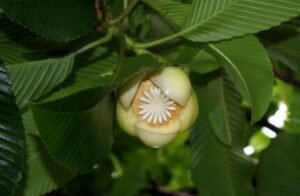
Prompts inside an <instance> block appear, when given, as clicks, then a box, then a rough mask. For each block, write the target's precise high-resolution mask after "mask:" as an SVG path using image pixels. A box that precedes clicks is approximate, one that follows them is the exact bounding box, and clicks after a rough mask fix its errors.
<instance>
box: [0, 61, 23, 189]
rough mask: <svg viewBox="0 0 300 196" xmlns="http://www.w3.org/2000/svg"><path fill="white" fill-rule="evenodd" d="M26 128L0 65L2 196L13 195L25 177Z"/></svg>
mask: <svg viewBox="0 0 300 196" xmlns="http://www.w3.org/2000/svg"><path fill="white" fill-rule="evenodd" d="M23 131H24V127H23V124H22V119H21V116H20V111H19V108H18V107H17V105H16V102H15V96H14V94H13V92H12V88H11V82H10V81H9V78H8V75H7V71H6V70H5V69H4V68H3V66H2V65H0V195H11V194H12V193H13V192H14V190H15V189H16V187H17V186H18V183H19V181H20V180H21V179H22V176H23V168H24V146H25V145H24V133H23Z"/></svg>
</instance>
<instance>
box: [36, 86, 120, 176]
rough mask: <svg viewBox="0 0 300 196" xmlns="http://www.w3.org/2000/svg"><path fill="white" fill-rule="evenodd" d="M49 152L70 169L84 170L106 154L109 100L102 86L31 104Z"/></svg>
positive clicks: (110, 115)
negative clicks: (62, 97)
mask: <svg viewBox="0 0 300 196" xmlns="http://www.w3.org/2000/svg"><path fill="white" fill-rule="evenodd" d="M31 108H32V112H33V117H34V120H35V122H36V125H37V127H38V130H39V133H40V135H41V138H42V140H43V142H44V144H45V147H46V149H47V150H48V151H49V153H50V154H51V155H52V156H53V157H54V158H55V159H56V160H57V161H58V162H59V163H61V164H62V165H63V166H65V167H66V168H68V169H70V170H72V171H74V172H80V173H83V172H88V171H91V170H92V169H93V167H95V166H96V165H97V164H99V163H100V162H101V161H102V160H103V159H105V158H107V156H108V154H109V151H110V148H111V144H112V128H113V127H112V126H113V113H114V112H113V111H114V107H113V103H112V98H111V97H110V96H109V95H105V92H104V90H103V88H96V89H89V90H86V91H82V92H79V93H77V94H74V95H71V96H69V97H66V98H64V99H60V100H56V101H52V102H46V103H41V104H33V105H31Z"/></svg>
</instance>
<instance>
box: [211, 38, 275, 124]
mask: <svg viewBox="0 0 300 196" xmlns="http://www.w3.org/2000/svg"><path fill="white" fill-rule="evenodd" d="M208 50H209V51H210V52H211V53H212V54H213V55H214V56H216V57H217V58H218V59H219V60H220V62H221V63H222V65H223V66H224V68H225V70H226V72H227V73H228V74H229V76H230V78H231V80H232V81H233V82H234V84H235V85H236V87H237V88H238V90H239V92H240V93H241V95H242V96H243V97H244V98H245V99H246V101H247V102H248V103H249V104H250V106H251V109H252V122H255V121H257V120H259V119H260V118H261V117H262V116H263V115H264V113H265V112H266V111H267V108H268V106H269V103H270V101H271V98H272V87H273V82H274V76H273V71H272V64H271V62H270V60H269V59H268V56H267V53H266V51H265V50H264V48H263V47H262V45H261V44H260V43H259V42H258V41H257V40H256V39H255V38H254V37H252V36H247V37H244V38H238V39H234V40H231V41H225V42H222V43H220V44H214V45H209V48H208Z"/></svg>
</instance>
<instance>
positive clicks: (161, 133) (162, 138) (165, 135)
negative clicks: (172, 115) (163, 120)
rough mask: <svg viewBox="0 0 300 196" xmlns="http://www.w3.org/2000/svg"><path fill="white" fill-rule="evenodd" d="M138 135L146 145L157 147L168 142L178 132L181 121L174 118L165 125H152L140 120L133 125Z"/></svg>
mask: <svg viewBox="0 0 300 196" xmlns="http://www.w3.org/2000/svg"><path fill="white" fill-rule="evenodd" d="M135 128H136V132H137V135H138V137H139V138H140V139H141V140H142V141H143V142H144V143H145V144H147V145H149V146H151V147H154V148H159V147H161V146H164V145H166V144H168V143H169V142H170V141H172V140H173V139H174V138H175V137H176V135H177V134H178V132H179V130H180V128H181V123H180V121H179V120H174V121H172V123H169V124H168V125H166V126H161V127H152V126H150V125H148V124H146V123H144V122H142V121H139V122H137V123H136V125H135Z"/></svg>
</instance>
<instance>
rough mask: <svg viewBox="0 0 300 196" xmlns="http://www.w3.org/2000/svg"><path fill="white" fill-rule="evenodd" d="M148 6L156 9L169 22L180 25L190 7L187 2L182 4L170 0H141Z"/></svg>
mask: <svg viewBox="0 0 300 196" xmlns="http://www.w3.org/2000/svg"><path fill="white" fill-rule="evenodd" d="M143 2H144V3H146V4H147V5H148V6H150V7H151V8H152V9H154V10H155V11H157V12H158V13H159V14H161V15H162V16H164V17H165V19H166V20H167V21H169V22H171V23H175V24H176V25H177V26H180V25H181V24H182V23H183V21H184V18H185V16H186V14H187V13H188V11H189V10H190V9H191V6H190V5H188V4H183V3H179V2H175V1H171V0H143Z"/></svg>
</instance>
